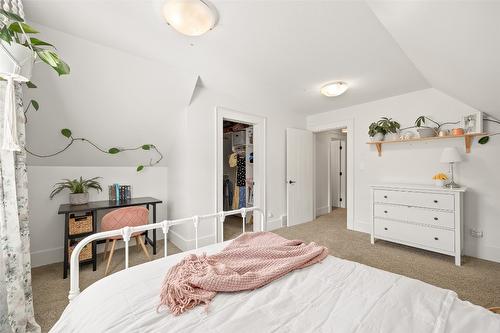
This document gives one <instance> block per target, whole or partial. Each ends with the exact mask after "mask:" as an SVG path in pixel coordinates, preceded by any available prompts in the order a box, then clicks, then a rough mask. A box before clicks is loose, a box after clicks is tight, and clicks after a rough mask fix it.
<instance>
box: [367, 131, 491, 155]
mask: <svg viewBox="0 0 500 333" xmlns="http://www.w3.org/2000/svg"><path fill="white" fill-rule="evenodd" d="M486 135H488V134H487V133H473V134H463V135H447V136H431V137H428V138H414V139H408V140H394V141H371V142H367V144H369V145H375V147H377V151H378V156H382V145H383V144H386V143H403V142H419V141H432V140H442V139H455V138H464V141H465V152H466V153H467V154H468V153H470V147H471V145H472V140H473V139H474V137H476V136H486Z"/></svg>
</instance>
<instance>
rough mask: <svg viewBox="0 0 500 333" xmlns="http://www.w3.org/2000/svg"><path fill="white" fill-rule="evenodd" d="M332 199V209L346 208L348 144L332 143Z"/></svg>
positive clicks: (343, 141) (341, 142)
mask: <svg viewBox="0 0 500 333" xmlns="http://www.w3.org/2000/svg"><path fill="white" fill-rule="evenodd" d="M330 166H331V170H330V171H331V174H330V177H331V178H330V179H331V198H332V207H340V208H345V207H346V177H347V174H346V143H345V140H335V141H332V143H331V164H330Z"/></svg>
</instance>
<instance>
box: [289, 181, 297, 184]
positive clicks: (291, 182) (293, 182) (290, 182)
mask: <svg viewBox="0 0 500 333" xmlns="http://www.w3.org/2000/svg"><path fill="white" fill-rule="evenodd" d="M295 183H296V181H294V180H289V181H288V184H295Z"/></svg>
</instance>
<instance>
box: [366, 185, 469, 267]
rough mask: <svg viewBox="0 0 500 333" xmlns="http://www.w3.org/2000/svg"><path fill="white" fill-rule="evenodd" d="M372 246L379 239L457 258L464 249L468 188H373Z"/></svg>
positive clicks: (420, 186)
mask: <svg viewBox="0 0 500 333" xmlns="http://www.w3.org/2000/svg"><path fill="white" fill-rule="evenodd" d="M370 188H371V203H372V205H371V217H372V218H371V220H372V237H371V242H372V244H374V243H375V239H383V240H387V241H391V242H395V243H401V244H405V245H409V246H414V247H418V248H422V249H426V250H429V251H434V252H439V253H444V254H448V255H451V256H454V257H455V265H457V266H460V259H461V258H460V256H461V254H462V248H463V218H462V216H463V214H462V209H463V208H462V207H463V197H464V192H465V190H466V189H465V188H459V189H446V188H438V187H433V186H422V185H407V184H405V185H399V184H387V185H372V186H370Z"/></svg>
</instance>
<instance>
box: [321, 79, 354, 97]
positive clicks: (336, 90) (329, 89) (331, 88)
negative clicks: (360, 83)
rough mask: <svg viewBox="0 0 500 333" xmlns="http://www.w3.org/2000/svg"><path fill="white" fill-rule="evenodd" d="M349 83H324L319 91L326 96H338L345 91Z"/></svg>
mask: <svg viewBox="0 0 500 333" xmlns="http://www.w3.org/2000/svg"><path fill="white" fill-rule="evenodd" d="M347 88H349V85H348V84H347V83H346V82H344V81H335V82H330V83H327V84H325V85H324V86H323V87H321V90H320V92H321V93H322V94H323V95H325V96H327V97H335V96H340V95H342V94H343V93H345V92H346V90H347Z"/></svg>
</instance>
